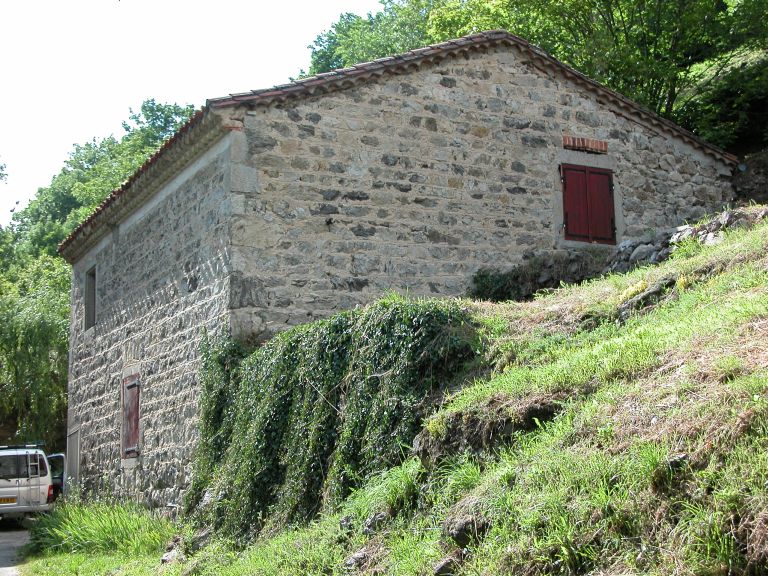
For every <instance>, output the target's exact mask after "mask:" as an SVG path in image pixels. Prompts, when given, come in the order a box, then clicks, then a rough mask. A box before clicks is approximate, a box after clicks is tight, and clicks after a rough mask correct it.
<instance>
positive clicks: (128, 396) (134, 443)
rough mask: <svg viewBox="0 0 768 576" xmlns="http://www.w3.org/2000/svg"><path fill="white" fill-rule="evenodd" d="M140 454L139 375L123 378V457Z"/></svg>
mask: <svg viewBox="0 0 768 576" xmlns="http://www.w3.org/2000/svg"><path fill="white" fill-rule="evenodd" d="M138 455H139V375H138V374H134V375H132V376H127V377H125V378H123V458H133V457H134V456H138Z"/></svg>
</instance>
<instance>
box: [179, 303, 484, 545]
mask: <svg viewBox="0 0 768 576" xmlns="http://www.w3.org/2000/svg"><path fill="white" fill-rule="evenodd" d="M478 346H479V341H478V337H477V334H476V332H475V330H474V327H473V326H472V324H471V322H470V320H469V316H468V314H467V313H466V312H465V311H463V310H462V309H461V307H460V305H459V304H457V303H456V302H449V301H437V300H430V301H411V300H406V299H403V298H400V297H397V296H390V297H388V298H385V299H383V300H381V301H379V302H377V303H375V304H373V305H371V306H368V307H366V308H362V309H357V310H353V311H348V312H342V313H340V314H336V315H335V316H333V317H331V318H328V319H326V320H321V321H318V322H314V323H312V324H307V325H303V326H298V327H296V328H293V329H291V330H289V331H287V332H284V333H282V334H279V335H278V336H276V337H275V338H273V339H272V340H270V341H269V342H268V343H267V344H265V345H264V346H263V347H262V348H259V349H258V350H256V351H255V352H253V353H252V354H251V355H249V356H243V354H242V350H241V349H240V348H239V347H238V346H237V345H235V344H232V343H219V344H215V345H211V344H207V345H206V350H205V351H204V356H205V361H204V366H203V373H202V376H201V384H202V388H203V390H202V396H201V407H200V411H201V422H200V430H201V442H200V448H199V450H198V455H197V462H196V473H195V478H194V482H193V486H192V489H191V490H190V495H189V498H188V502H187V505H188V507H189V508H190V510H194V511H195V512H194V513H195V514H196V515H197V517H198V518H199V519H200V520H201V521H205V522H210V523H213V524H214V525H215V526H216V527H217V528H218V529H219V530H220V531H222V532H225V533H228V534H231V535H238V536H242V535H245V536H246V537H247V536H252V535H254V534H255V533H257V532H259V531H260V530H262V529H263V528H264V527H265V526H267V527H268V526H270V525H271V526H281V525H284V524H285V523H292V524H294V523H301V522H306V521H308V520H310V519H311V518H313V517H314V516H315V515H316V514H317V513H318V512H319V511H320V510H321V509H323V508H325V509H333V508H334V507H335V506H336V505H337V504H339V503H340V502H341V501H342V500H343V499H344V498H345V497H346V496H347V495H349V493H350V492H351V491H352V490H353V489H355V488H356V487H358V486H360V485H361V483H362V482H363V481H364V480H365V479H367V478H369V477H370V476H371V475H372V474H374V473H376V472H378V471H380V470H383V469H386V468H389V467H391V466H394V465H396V464H399V463H400V462H401V461H402V460H403V459H404V458H405V456H407V453H408V451H409V450H410V445H411V443H412V441H413V438H414V436H415V435H416V433H417V432H418V430H419V428H420V425H421V421H422V419H423V417H424V416H425V412H426V410H427V407H428V406H429V405H430V402H429V400H430V399H432V400H434V398H430V397H431V396H432V395H434V394H435V393H438V392H439V391H440V389H441V388H442V387H443V386H444V385H445V384H446V383H447V382H446V379H447V378H449V377H450V376H451V375H452V374H455V372H456V371H457V370H460V369H461V367H462V365H463V364H465V363H467V362H468V361H470V360H471V359H472V358H473V357H474V356H475V355H476V353H477V349H478Z"/></svg>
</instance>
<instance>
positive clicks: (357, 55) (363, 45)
mask: <svg viewBox="0 0 768 576" xmlns="http://www.w3.org/2000/svg"><path fill="white" fill-rule="evenodd" d="M381 4H382V6H383V10H382V11H381V12H377V13H376V14H368V16H367V17H366V18H361V17H360V16H356V15H354V14H342V15H341V16H340V17H339V20H338V22H336V23H335V24H333V25H332V26H331V29H330V30H327V31H325V32H323V33H321V34H320V35H319V36H318V37H317V39H316V40H315V42H314V43H313V44H312V45H310V46H309V48H310V49H311V50H312V56H311V58H312V64H311V66H310V74H320V73H321V72H329V71H331V70H334V69H336V68H342V67H344V66H351V65H353V64H356V63H358V62H365V61H370V60H375V59H376V58H381V57H384V56H389V55H391V54H396V53H398V52H405V51H407V50H411V49H413V48H418V47H420V46H423V45H424V44H425V43H427V41H428V35H427V16H428V14H429V9H430V7H431V5H432V3H431V2H429V1H425V2H422V1H412V2H397V1H396V0H382V2H381Z"/></svg>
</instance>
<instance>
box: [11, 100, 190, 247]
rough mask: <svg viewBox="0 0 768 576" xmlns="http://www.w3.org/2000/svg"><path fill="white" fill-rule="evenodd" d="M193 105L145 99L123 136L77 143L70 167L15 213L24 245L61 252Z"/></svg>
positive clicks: (20, 238) (16, 225) (187, 116)
mask: <svg viewBox="0 0 768 576" xmlns="http://www.w3.org/2000/svg"><path fill="white" fill-rule="evenodd" d="M192 112H193V108H192V106H179V105H177V104H159V103H157V102H155V101H154V100H151V99H150V100H146V101H145V102H143V103H142V105H141V109H140V111H139V112H134V111H133V110H131V114H130V118H129V121H127V122H124V123H123V129H124V130H125V134H124V135H123V137H122V138H120V139H119V140H118V139H117V138H115V137H114V136H108V137H107V138H103V139H101V140H97V139H95V138H94V139H93V140H91V141H90V142H86V143H85V144H75V146H74V149H73V150H72V152H71V153H70V156H69V159H68V160H67V161H66V162H65V163H64V168H62V170H61V172H59V173H58V174H57V175H56V176H54V177H53V180H52V181H51V184H50V185H49V186H47V187H45V188H40V189H39V190H38V192H37V195H36V196H35V198H34V199H33V200H32V201H31V202H30V203H29V205H28V206H27V207H26V208H25V209H24V210H22V211H20V212H19V213H17V214H16V215H15V216H14V228H15V230H16V232H17V233H18V235H19V240H20V241H21V248H20V250H21V251H22V252H24V253H28V254H30V255H33V256H37V255H39V254H48V255H51V256H53V255H55V254H56V247H57V246H58V244H59V243H60V242H61V241H62V240H63V239H64V238H65V237H66V236H67V235H68V234H69V233H70V232H71V231H72V230H73V229H74V228H75V227H76V226H77V225H78V224H79V223H80V222H82V221H83V219H85V218H86V217H87V216H88V215H89V214H90V213H91V212H93V210H94V209H95V208H96V207H97V206H98V205H99V204H100V203H101V202H102V201H103V200H104V199H105V198H106V197H107V195H108V194H109V193H110V192H111V191H112V190H114V189H116V188H118V187H119V186H120V185H121V184H122V183H123V182H124V181H125V180H126V179H127V178H128V177H129V176H131V174H133V173H134V172H135V171H136V169H137V168H139V166H141V164H143V163H144V161H145V160H146V159H147V158H148V157H149V156H150V155H151V154H152V153H153V152H154V151H155V150H157V148H158V147H159V146H160V145H161V144H162V143H163V142H164V141H165V140H166V139H167V138H168V137H169V136H171V135H172V134H173V133H174V132H175V131H176V129H177V128H178V127H179V126H180V125H181V124H183V123H184V122H185V121H186V120H187V119H188V118H189V117H190V116H191V114H192Z"/></svg>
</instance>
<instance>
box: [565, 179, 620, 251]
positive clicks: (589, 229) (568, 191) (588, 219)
mask: <svg viewBox="0 0 768 576" xmlns="http://www.w3.org/2000/svg"><path fill="white" fill-rule="evenodd" d="M560 170H561V174H562V181H563V218H564V225H565V239H566V240H579V241H582V242H601V243H606V244H608V243H613V242H615V241H616V232H615V230H616V226H615V220H614V211H613V183H612V178H613V173H612V172H611V171H610V170H604V169H602V168H590V167H587V166H574V165H571V164H563V165H562V166H561V167H560Z"/></svg>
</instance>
